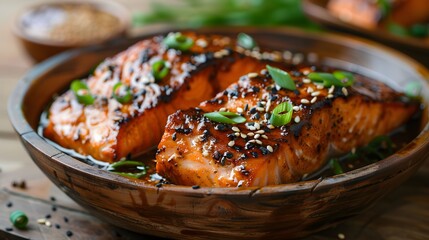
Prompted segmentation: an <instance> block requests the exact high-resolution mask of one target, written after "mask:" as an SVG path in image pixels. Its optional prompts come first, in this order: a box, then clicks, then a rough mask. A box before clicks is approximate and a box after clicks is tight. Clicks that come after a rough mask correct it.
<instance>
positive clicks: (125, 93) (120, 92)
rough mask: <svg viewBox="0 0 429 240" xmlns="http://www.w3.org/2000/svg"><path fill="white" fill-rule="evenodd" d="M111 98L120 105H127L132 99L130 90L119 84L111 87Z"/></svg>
mask: <svg viewBox="0 0 429 240" xmlns="http://www.w3.org/2000/svg"><path fill="white" fill-rule="evenodd" d="M112 96H113V97H114V98H115V99H116V100H118V102H120V103H128V102H130V101H131V100H132V99H133V94H132V93H131V90H130V88H129V87H127V86H125V85H124V84H122V83H120V82H118V83H116V84H115V85H114V86H113V92H112Z"/></svg>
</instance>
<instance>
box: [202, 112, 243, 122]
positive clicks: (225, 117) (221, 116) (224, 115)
mask: <svg viewBox="0 0 429 240" xmlns="http://www.w3.org/2000/svg"><path fill="white" fill-rule="evenodd" d="M204 116H205V117H206V118H208V119H210V120H211V121H214V122H218V123H226V124H237V123H244V122H246V118H244V117H243V116H241V115H238V114H237V113H233V112H211V113H205V114H204Z"/></svg>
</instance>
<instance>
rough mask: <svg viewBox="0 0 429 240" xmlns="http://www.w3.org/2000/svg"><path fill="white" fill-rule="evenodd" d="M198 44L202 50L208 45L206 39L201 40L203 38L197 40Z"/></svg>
mask: <svg viewBox="0 0 429 240" xmlns="http://www.w3.org/2000/svg"><path fill="white" fill-rule="evenodd" d="M196 44H197V46H200V47H202V48H205V47H207V45H208V44H207V41H206V40H204V39H201V38H200V39H198V40H197V42H196Z"/></svg>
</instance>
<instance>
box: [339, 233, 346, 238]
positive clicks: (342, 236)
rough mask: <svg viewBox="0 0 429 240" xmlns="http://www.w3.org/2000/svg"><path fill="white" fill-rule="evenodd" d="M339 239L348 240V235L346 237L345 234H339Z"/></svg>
mask: <svg viewBox="0 0 429 240" xmlns="http://www.w3.org/2000/svg"><path fill="white" fill-rule="evenodd" d="M338 239H346V235H344V233H338Z"/></svg>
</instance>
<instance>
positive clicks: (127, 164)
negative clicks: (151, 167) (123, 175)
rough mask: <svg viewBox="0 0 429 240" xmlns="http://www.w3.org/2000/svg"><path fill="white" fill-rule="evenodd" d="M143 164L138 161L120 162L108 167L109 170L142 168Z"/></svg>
mask: <svg viewBox="0 0 429 240" xmlns="http://www.w3.org/2000/svg"><path fill="white" fill-rule="evenodd" d="M144 166H145V164H144V163H142V162H139V161H132V160H122V161H119V162H115V163H112V164H110V165H109V167H110V168H113V169H117V168H120V167H144Z"/></svg>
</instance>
